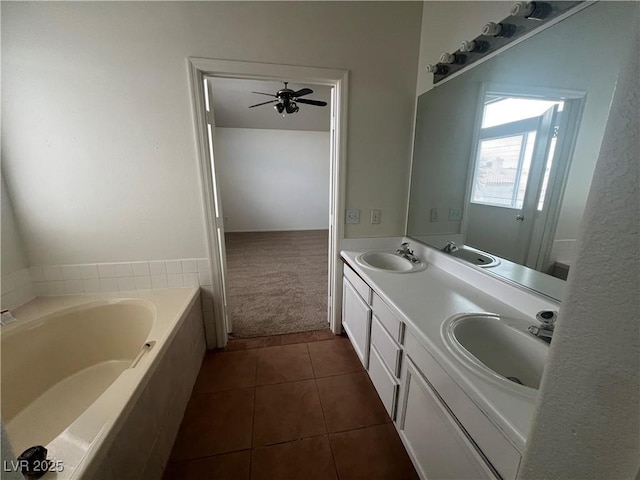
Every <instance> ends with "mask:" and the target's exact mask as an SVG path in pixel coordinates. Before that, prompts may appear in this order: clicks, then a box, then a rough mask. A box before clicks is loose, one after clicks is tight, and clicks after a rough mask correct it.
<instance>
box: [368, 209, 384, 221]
mask: <svg viewBox="0 0 640 480" xmlns="http://www.w3.org/2000/svg"><path fill="white" fill-rule="evenodd" d="M381 214H382V212H381V211H380V210H371V223H380V215H381Z"/></svg>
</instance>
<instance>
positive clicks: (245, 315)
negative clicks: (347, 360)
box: [225, 230, 329, 338]
mask: <svg viewBox="0 0 640 480" xmlns="http://www.w3.org/2000/svg"><path fill="white" fill-rule="evenodd" d="M328 241H329V232H328V231H327V230H305V231H286V232H242V233H226V234H225V242H226V250H227V271H228V281H227V302H228V308H229V315H231V319H232V325H233V335H232V337H233V338H248V337H261V336H267V335H280V334H285V333H295V332H306V331H312V330H322V329H327V328H328V326H329V324H328V318H327V293H328V292H327V288H328V287H327V285H328V279H327V268H328V267H327V263H328V248H329V244H328Z"/></svg>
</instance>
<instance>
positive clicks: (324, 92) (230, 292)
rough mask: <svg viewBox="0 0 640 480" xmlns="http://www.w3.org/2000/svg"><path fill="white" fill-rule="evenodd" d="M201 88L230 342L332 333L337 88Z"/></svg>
mask: <svg viewBox="0 0 640 480" xmlns="http://www.w3.org/2000/svg"><path fill="white" fill-rule="evenodd" d="M205 88H206V89H207V91H208V92H209V93H208V96H209V99H210V100H209V102H210V106H211V110H212V111H213V113H214V118H215V129H214V131H213V138H212V141H213V145H214V154H215V157H214V161H215V170H216V174H217V177H218V180H219V182H218V183H219V185H218V186H219V208H220V210H221V211H222V213H221V216H222V218H223V222H222V228H223V230H224V246H225V250H226V252H225V261H224V263H223V268H226V275H225V278H226V281H225V285H224V286H225V293H226V304H227V333H228V334H229V335H230V336H231V338H249V337H263V336H271V335H281V334H287V333H300V332H307V331H314V330H327V329H328V328H329V319H328V308H327V304H328V276H327V274H328V248H329V245H328V240H329V238H328V237H329V216H330V215H329V214H330V212H329V205H330V199H329V191H330V143H331V142H330V136H331V134H330V126H331V120H330V119H331V107H330V103H331V94H332V90H333V87H328V86H322V85H313V84H307V83H305V84H304V85H303V84H298V83H294V82H287V85H286V86H285V84H283V83H282V82H277V81H270V80H267V81H264V80H257V79H237V78H220V77H206V78H205ZM277 94H279V95H281V96H284V95H286V96H287V98H289V97H288V95H292V96H293V97H291V98H293V99H295V101H294V100H291V101H289V103H288V105H289V107H290V112H289V113H287V112H286V111H285V110H284V109H282V111H280V110H278V108H277V107H281V105H282V104H281V103H280V102H279V101H278V98H277ZM295 95H299V97H295ZM274 97H276V98H274ZM265 100H266V102H265ZM274 107H276V108H274Z"/></svg>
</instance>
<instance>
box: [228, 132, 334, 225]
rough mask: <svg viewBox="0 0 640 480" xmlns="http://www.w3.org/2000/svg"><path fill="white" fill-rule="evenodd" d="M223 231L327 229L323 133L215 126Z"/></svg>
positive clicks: (326, 161)
mask: <svg viewBox="0 0 640 480" xmlns="http://www.w3.org/2000/svg"><path fill="white" fill-rule="evenodd" d="M215 142H216V149H215V157H216V173H217V175H218V178H219V180H220V182H219V183H220V193H221V197H222V208H223V212H224V217H225V222H224V225H225V230H226V231H227V232H255V231H268V230H321V229H327V228H329V166H330V162H329V160H330V159H329V154H330V148H329V146H330V144H329V132H303V131H297V130H265V129H250V128H216V138H215Z"/></svg>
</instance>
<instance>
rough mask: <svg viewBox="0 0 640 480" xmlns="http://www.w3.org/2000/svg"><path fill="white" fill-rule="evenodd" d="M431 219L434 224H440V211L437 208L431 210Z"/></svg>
mask: <svg viewBox="0 0 640 480" xmlns="http://www.w3.org/2000/svg"><path fill="white" fill-rule="evenodd" d="M429 219H430V220H431V221H432V222H439V221H440V210H438V209H437V208H432V209H431V216H430V217H429Z"/></svg>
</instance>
